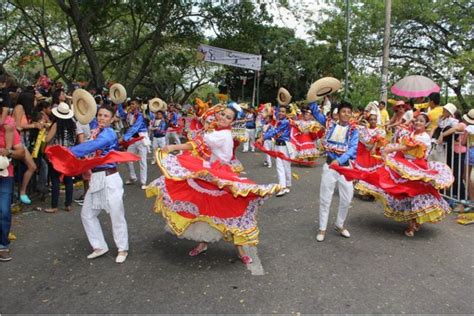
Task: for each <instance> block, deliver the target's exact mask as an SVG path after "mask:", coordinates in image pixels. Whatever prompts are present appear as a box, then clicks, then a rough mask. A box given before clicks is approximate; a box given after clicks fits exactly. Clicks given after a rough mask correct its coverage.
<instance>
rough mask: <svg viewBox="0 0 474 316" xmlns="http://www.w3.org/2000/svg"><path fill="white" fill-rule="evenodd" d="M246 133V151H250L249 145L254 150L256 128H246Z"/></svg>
mask: <svg viewBox="0 0 474 316" xmlns="http://www.w3.org/2000/svg"><path fill="white" fill-rule="evenodd" d="M245 133H246V136H247V141H246V142H245V143H244V151H249V145H250V149H251V150H252V151H255V128H254V129H248V128H247V129H245Z"/></svg>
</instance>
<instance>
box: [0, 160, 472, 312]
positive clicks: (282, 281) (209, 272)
mask: <svg viewBox="0 0 474 316" xmlns="http://www.w3.org/2000/svg"><path fill="white" fill-rule="evenodd" d="M240 158H241V159H242V161H243V163H244V165H245V166H246V167H247V172H248V175H249V176H250V177H251V178H253V179H255V180H256V181H258V182H261V183H268V182H276V179H277V178H276V171H275V169H271V170H270V169H267V168H263V167H261V162H262V160H263V157H262V155H261V154H258V153H246V154H240ZM150 169H151V170H150V178H151V179H153V178H156V177H157V176H158V175H159V172H158V170H157V169H156V167H154V166H151V168H150ZM122 170H123V169H122ZM293 170H294V171H296V172H297V173H298V174H299V175H300V180H299V181H295V183H294V186H293V187H294V190H293V191H292V192H291V194H290V195H288V196H285V197H283V198H271V199H270V200H268V201H267V202H266V204H265V205H264V207H263V208H262V209H261V210H260V213H259V223H260V229H261V243H260V245H259V247H258V249H257V251H258V253H252V255H253V256H257V255H258V259H259V261H260V262H261V266H260V265H258V260H257V263H256V264H255V265H253V266H252V268H251V269H250V270H249V269H247V268H246V266H244V265H243V264H242V263H240V262H239V261H236V256H235V251H234V248H233V247H232V245H231V244H228V243H224V242H220V243H218V244H214V245H212V247H211V248H210V249H209V251H208V252H207V253H206V254H204V255H202V256H200V257H197V258H190V257H188V256H187V253H188V251H189V250H190V249H191V248H192V247H193V245H194V243H192V242H190V241H183V240H178V239H177V238H175V237H174V236H171V235H169V234H167V233H165V231H164V221H163V219H162V218H161V216H158V215H156V214H154V213H153V212H152V205H153V202H154V201H153V200H150V199H146V198H145V196H144V192H143V191H142V190H141V189H140V188H139V187H138V186H133V187H127V188H126V196H125V207H126V211H127V220H128V224H129V233H130V247H131V250H130V256H129V258H128V260H127V261H126V263H125V264H123V265H118V264H116V263H115V262H114V258H115V251H111V252H110V253H109V254H107V255H106V256H104V257H102V258H100V259H96V260H93V261H89V260H87V259H86V255H87V254H88V253H89V252H90V251H91V249H90V246H89V244H88V242H87V239H86V236H85V234H84V231H83V228H82V225H81V222H80V212H79V211H80V210H79V207H76V209H75V210H74V212H73V213H66V212H60V213H58V214H45V213H40V212H35V211H28V210H25V211H24V212H23V213H22V214H20V215H18V216H15V219H14V227H13V231H14V233H15V234H16V235H17V237H18V240H17V241H15V242H14V243H13V244H12V253H13V256H14V259H13V260H12V261H11V262H9V263H3V264H1V265H0V266H1V273H0V284H1V290H0V297H1V299H0V312H1V313H285V314H288V313H298V312H299V313H470V312H472V297H473V296H472V295H473V294H472V293H473V270H474V269H473V268H474V264H473V262H474V261H473V246H472V241H473V237H474V230H473V228H472V227H469V226H461V225H458V224H456V223H455V221H454V215H452V216H450V217H449V218H447V219H446V220H445V221H443V222H442V223H440V224H436V225H426V227H424V229H423V230H422V231H421V232H419V233H417V235H416V237H415V238H414V239H408V238H407V237H404V236H403V235H402V231H403V229H404V226H403V225H402V224H398V223H395V222H392V221H390V220H389V219H386V218H384V216H383V215H382V209H381V207H380V205H379V204H378V203H373V202H364V201H361V200H359V199H354V202H353V205H352V208H351V210H350V213H349V218H348V221H347V227H348V228H349V230H350V232H351V235H352V237H351V238H350V239H344V238H342V237H339V236H338V235H336V234H335V233H334V232H332V231H331V232H330V233H329V234H328V236H327V239H326V241H325V242H324V243H317V242H316V238H315V237H316V236H315V233H316V218H317V206H318V203H319V201H318V198H319V194H318V192H319V183H320V175H321V166H318V167H315V168H307V167H301V168H296V167H294V169H293ZM123 175H124V173H123V172H122V176H123ZM335 210H336V206H333V209H332V214H331V217H330V225H331V224H332V223H333V222H334V220H335ZM101 218H102V222H103V227H104V228H105V229H104V230H105V233H106V239H107V240H108V242H109V246H110V247H111V249H112V248H113V240H112V234H111V229H110V221H109V218H108V216H106V214H102V217H101Z"/></svg>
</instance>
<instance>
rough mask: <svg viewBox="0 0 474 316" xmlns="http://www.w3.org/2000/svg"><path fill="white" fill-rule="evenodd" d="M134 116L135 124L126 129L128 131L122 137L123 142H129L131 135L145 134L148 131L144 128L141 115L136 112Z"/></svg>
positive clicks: (143, 120)
mask: <svg viewBox="0 0 474 316" xmlns="http://www.w3.org/2000/svg"><path fill="white" fill-rule="evenodd" d="M134 115H135V118H136V119H135V122H134V123H133V125H132V126H131V127H130V128H129V129H128V131H127V132H126V133H125V135H123V140H124V141H129V140H130V138H132V137H133V135H135V134H137V133H146V132H147V131H148V128H147V126H146V122H145V119H144V118H143V115H142V114H141V113H140V112H138V113H136V114H134Z"/></svg>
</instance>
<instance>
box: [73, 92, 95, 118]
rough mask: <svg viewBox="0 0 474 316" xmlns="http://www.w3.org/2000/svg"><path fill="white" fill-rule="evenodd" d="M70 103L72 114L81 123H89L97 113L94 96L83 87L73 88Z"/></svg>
mask: <svg viewBox="0 0 474 316" xmlns="http://www.w3.org/2000/svg"><path fill="white" fill-rule="evenodd" d="M72 104H73V110H74V116H75V117H76V120H78V121H79V123H81V124H89V123H90V122H91V121H92V120H93V119H94V117H95V115H96V114H97V104H96V103H95V99H94V97H93V96H92V95H91V94H90V93H89V92H87V91H86V90H84V89H77V90H74V93H73V94H72Z"/></svg>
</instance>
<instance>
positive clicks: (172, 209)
mask: <svg viewBox="0 0 474 316" xmlns="http://www.w3.org/2000/svg"><path fill="white" fill-rule="evenodd" d="M237 111H238V110H237V109H235V108H234V107H226V108H224V109H222V110H220V111H215V109H214V114H213V115H214V116H215V120H214V122H213V123H211V124H206V125H207V126H205V131H204V132H202V133H199V134H198V135H197V136H196V137H194V139H193V140H192V141H190V142H187V143H185V144H180V145H171V146H167V147H165V148H163V150H162V151H157V153H156V155H157V157H156V158H157V162H158V166H159V167H160V169H161V171H162V173H163V175H164V176H162V177H160V178H158V179H157V180H155V181H154V182H152V183H151V184H150V185H149V187H148V189H147V194H148V196H149V197H150V196H153V195H156V196H157V199H156V204H155V211H156V212H158V213H161V214H162V216H163V217H164V218H165V219H166V222H167V226H166V228H167V229H168V230H170V231H171V232H172V233H173V234H175V235H177V236H178V237H180V238H186V239H191V240H195V241H199V244H198V246H197V247H196V248H194V249H193V250H191V251H190V253H189V255H190V256H197V255H199V254H200V253H202V252H204V251H206V250H207V247H208V243H210V242H215V241H218V240H220V239H224V240H226V241H230V242H233V243H234V245H235V246H236V247H237V250H238V256H239V258H240V259H241V260H242V262H243V263H245V264H248V263H251V262H252V259H251V258H250V257H249V256H248V255H246V253H245V251H244V249H243V248H242V246H244V245H250V246H256V245H257V244H258V236H259V230H258V227H257V218H256V215H257V209H258V207H259V206H261V205H262V204H263V201H264V199H265V197H266V196H268V195H270V194H272V193H274V192H276V191H278V190H279V189H280V187H279V185H277V184H268V185H259V184H256V183H254V182H253V181H250V180H248V179H246V178H241V177H240V176H239V174H237V173H235V172H234V171H232V167H231V165H230V161H231V160H232V156H233V147H234V141H233V139H232V133H231V125H232V123H233V121H234V120H235V118H236V116H237ZM179 150H181V151H182V152H181V153H180V154H178V155H170V154H169V153H170V152H173V151H179Z"/></svg>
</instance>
